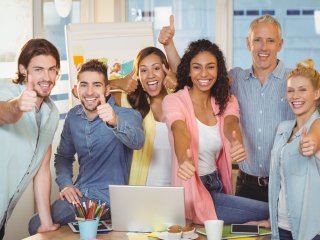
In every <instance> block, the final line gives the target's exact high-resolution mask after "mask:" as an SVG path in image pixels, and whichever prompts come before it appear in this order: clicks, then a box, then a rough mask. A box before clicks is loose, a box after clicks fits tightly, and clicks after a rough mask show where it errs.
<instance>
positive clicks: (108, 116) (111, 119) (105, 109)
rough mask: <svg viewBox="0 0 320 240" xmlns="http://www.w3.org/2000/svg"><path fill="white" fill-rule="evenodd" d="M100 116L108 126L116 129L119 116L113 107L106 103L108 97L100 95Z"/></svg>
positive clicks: (98, 109)
mask: <svg viewBox="0 0 320 240" xmlns="http://www.w3.org/2000/svg"><path fill="white" fill-rule="evenodd" d="M97 111H98V115H99V117H100V118H101V119H102V121H104V122H105V123H107V124H108V125H110V126H112V127H115V126H116V125H117V115H116V113H115V111H114V110H113V108H112V107H111V105H110V104H109V103H106V96H105V95H104V94H100V105H99V106H98V107H97Z"/></svg>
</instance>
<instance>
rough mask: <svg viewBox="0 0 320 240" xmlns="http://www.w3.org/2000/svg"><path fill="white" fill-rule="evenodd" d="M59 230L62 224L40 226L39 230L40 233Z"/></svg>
mask: <svg viewBox="0 0 320 240" xmlns="http://www.w3.org/2000/svg"><path fill="white" fill-rule="evenodd" d="M59 228H60V224H52V225H49V226H44V225H40V227H39V228H38V233H44V232H51V231H56V230H57V229H59Z"/></svg>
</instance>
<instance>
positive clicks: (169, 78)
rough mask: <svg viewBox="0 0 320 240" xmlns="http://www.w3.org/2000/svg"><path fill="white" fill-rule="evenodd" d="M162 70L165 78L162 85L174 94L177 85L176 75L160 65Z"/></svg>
mask: <svg viewBox="0 0 320 240" xmlns="http://www.w3.org/2000/svg"><path fill="white" fill-rule="evenodd" d="M162 68H163V71H164V72H165V73H166V77H165V78H164V80H163V85H164V86H165V87H166V88H167V89H169V90H170V91H172V92H174V90H175V89H176V87H177V85H178V83H177V77H176V74H175V73H174V72H172V71H171V70H170V69H167V68H166V66H165V65H164V64H163V65H162Z"/></svg>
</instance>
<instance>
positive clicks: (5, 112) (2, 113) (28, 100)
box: [0, 76, 37, 125]
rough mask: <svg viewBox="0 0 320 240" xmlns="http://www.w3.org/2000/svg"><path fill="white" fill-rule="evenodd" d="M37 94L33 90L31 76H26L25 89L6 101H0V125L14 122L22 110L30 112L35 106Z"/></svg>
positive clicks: (19, 116)
mask: <svg viewBox="0 0 320 240" xmlns="http://www.w3.org/2000/svg"><path fill="white" fill-rule="evenodd" d="M36 101H37V94H36V92H35V91H34V90H33V83H32V79H31V76H29V77H28V81H27V83H26V89H25V90H24V91H23V92H22V93H21V94H20V95H19V96H18V97H15V98H13V99H11V100H8V101H0V125H2V124H10V123H16V122H17V121H18V120H19V119H20V118H21V116H22V114H23V113H24V112H30V111H32V109H33V108H34V107H35V106H36Z"/></svg>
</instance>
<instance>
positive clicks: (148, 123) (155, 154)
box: [120, 47, 177, 186]
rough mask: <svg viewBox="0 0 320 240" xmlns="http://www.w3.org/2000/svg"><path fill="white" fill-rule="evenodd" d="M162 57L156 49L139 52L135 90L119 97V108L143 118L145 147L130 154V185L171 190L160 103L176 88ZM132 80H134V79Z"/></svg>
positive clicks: (168, 151) (166, 137) (173, 78)
mask: <svg viewBox="0 0 320 240" xmlns="http://www.w3.org/2000/svg"><path fill="white" fill-rule="evenodd" d="M168 67H169V65H168V61H167V59H166V56H165V55H164V53H163V52H162V51H161V50H160V49H158V48H155V47H147V48H144V49H142V50H141V51H140V52H139V53H138V55H137V57H136V59H135V62H134V76H137V81H138V86H137V89H136V90H135V91H134V92H132V93H129V94H128V95H127V94H125V93H122V94H121V103H120V104H121V106H124V107H132V108H134V109H136V110H138V111H139V112H140V113H141V115H142V117H143V127H144V132H145V144H144V146H143V147H142V149H140V150H135V151H134V152H133V158H132V165H131V171H130V176H129V185H149V186H170V185H171V147H170V145H169V139H168V130H167V127H166V125H165V123H164V122H163V116H162V100H163V98H164V97H165V96H166V95H167V94H168V92H170V91H173V90H174V88H175V87H176V85H177V83H176V78H175V74H174V73H172V72H170V71H168V70H167V69H168ZM133 78H135V77H133Z"/></svg>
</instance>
